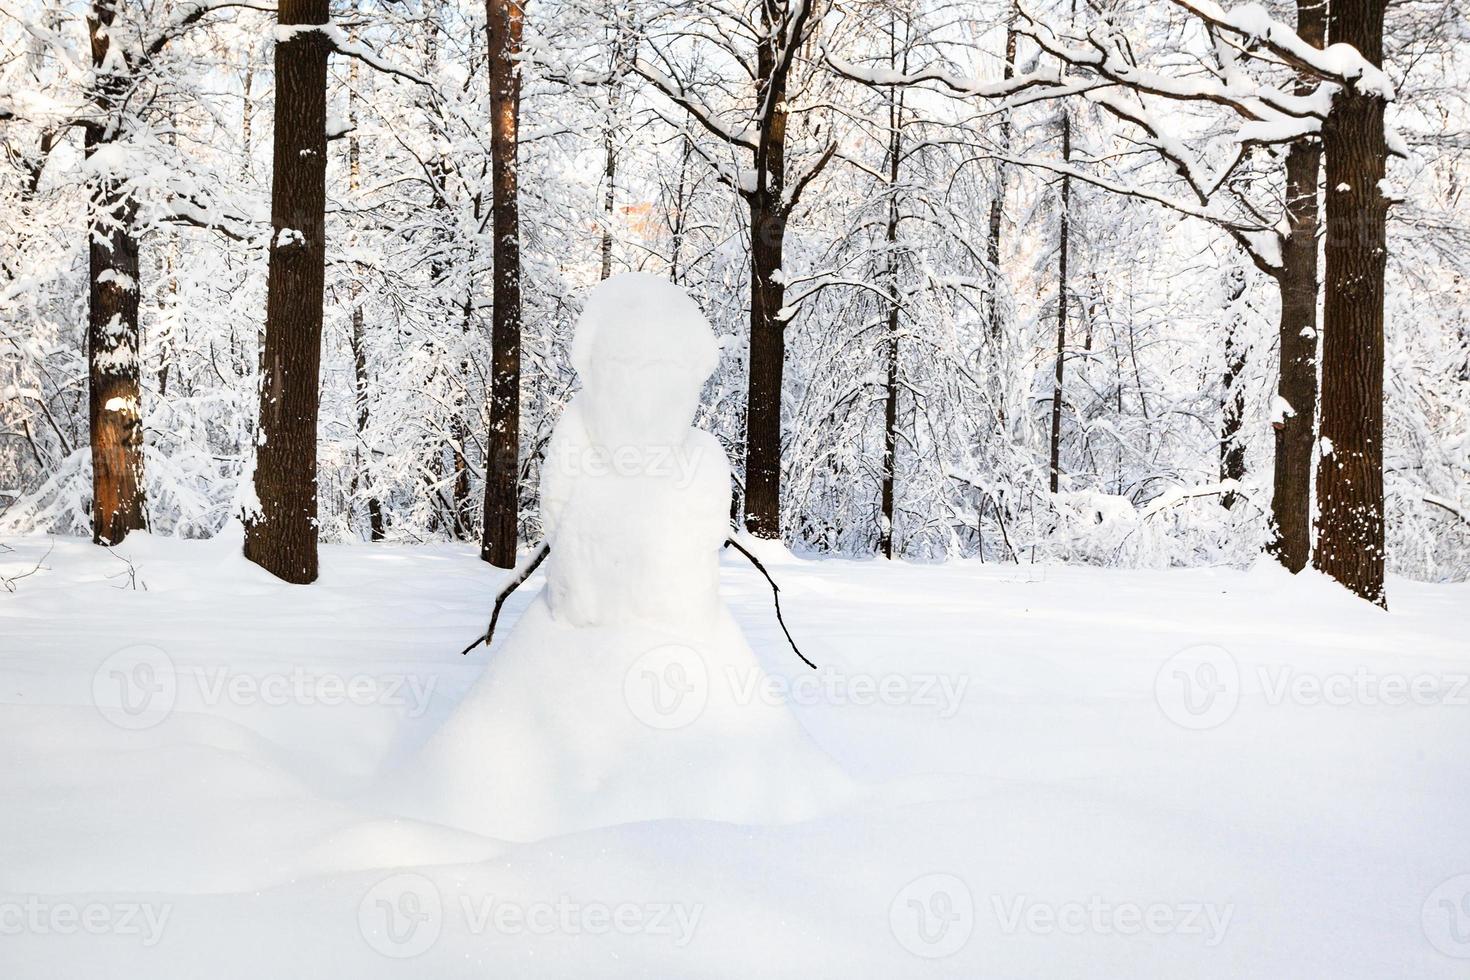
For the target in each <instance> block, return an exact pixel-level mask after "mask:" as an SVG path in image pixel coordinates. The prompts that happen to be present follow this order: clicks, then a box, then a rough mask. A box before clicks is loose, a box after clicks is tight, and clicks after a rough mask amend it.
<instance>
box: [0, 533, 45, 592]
mask: <svg viewBox="0 0 1470 980" xmlns="http://www.w3.org/2000/svg"><path fill="white" fill-rule="evenodd" d="M55 547H56V539H55V538H52V539H51V544H50V546H49V547H47V548H46V553H45V554H44V555H42V556H41V560H40V561H38V562H36V566H35V567H34V568H32V569H31V570H30V571H29V572H21V573H20V574H19V575H10V576H3V575H0V587H3V588H4V589H5V591H6V592H14V591H15V583H16V582H18V581H20V580H21V579H23V578H29V577H30V576H32V575H34V574H36V573H37V572H39V571H40V570H41V567H42V566H43V565H45V564H46V559H47V558H50V557H51V551H52V549H54V548H55ZM5 550H6V551H14V550H15V549H14V548H11V547H8V546H5Z"/></svg>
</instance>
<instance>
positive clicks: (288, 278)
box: [245, 0, 331, 584]
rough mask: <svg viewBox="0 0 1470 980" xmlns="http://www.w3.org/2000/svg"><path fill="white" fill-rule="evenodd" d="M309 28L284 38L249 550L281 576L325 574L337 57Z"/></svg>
mask: <svg viewBox="0 0 1470 980" xmlns="http://www.w3.org/2000/svg"><path fill="white" fill-rule="evenodd" d="M327 7H328V5H327V0H281V2H280V4H279V8H278V14H277V21H278V23H279V24H280V25H281V26H282V27H289V26H292V25H309V24H325V23H326V22H327V19H328V9H327ZM330 49H331V46H330V42H329V41H328V40H327V37H326V35H324V34H323V33H321V32H320V31H316V30H311V29H306V30H298V31H296V32H294V33H290V34H282V35H278V40H277V41H276V52H275V66H276V107H275V146H274V150H273V164H274V169H273V172H272V176H271V228H272V238H271V250H270V271H269V274H268V278H267V281H266V313H265V379H264V381H263V382H262V385H261V398H260V430H259V431H260V436H259V440H258V441H259V445H258V447H257V449H256V464H255V495H256V498H257V500H258V502H259V509H258V510H257V511H256V512H254V513H251V514H247V515H246V518H247V519H246V523H245V557H246V558H249V559H250V560H251V561H253V562H255V563H256V564H257V565H260V566H261V567H262V568H264V569H265V570H266V571H268V572H270V573H271V574H273V575H275V576H276V577H277V578H281V579H284V580H285V581H287V582H295V583H300V584H305V583H308V582H313V581H315V580H316V576H317V541H316V539H317V497H316V474H317V459H316V429H317V414H318V407H319V402H320V386H319V378H318V375H319V372H320V368H321V356H322V294H323V286H324V280H325V258H326V241H325V229H324V210H325V207H326V164H327V137H326V115H327V56H328V54H329V52H330Z"/></svg>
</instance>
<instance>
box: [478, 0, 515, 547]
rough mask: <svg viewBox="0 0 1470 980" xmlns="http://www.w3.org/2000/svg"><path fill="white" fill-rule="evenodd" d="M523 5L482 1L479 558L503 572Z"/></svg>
mask: <svg viewBox="0 0 1470 980" xmlns="http://www.w3.org/2000/svg"><path fill="white" fill-rule="evenodd" d="M521 15H522V10H521V4H520V0H485V17H486V20H487V22H488V25H489V37H490V43H489V49H490V50H489V54H490V152H491V183H492V185H493V191H494V196H493V200H492V203H491V205H490V209H491V215H490V222H491V226H492V228H493V231H494V236H495V241H494V245H493V254H494V265H495V286H494V290H493V297H494V304H495V308H494V312H493V319H492V321H491V327H490V343H491V347H492V353H491V375H490V431H489V440H488V444H487V446H486V453H487V456H486V459H485V525H484V529H483V532H482V537H481V539H480V557H481V558H482V559H484V560H485V561H487V562H489V563H490V564H492V565H497V566H499V567H500V568H513V567H514V566H515V562H516V525H517V517H518V515H519V510H520V494H519V481H518V479H517V477H518V475H519V473H520V428H521V230H520V204H519V202H518V200H517V196H516V195H517V173H516V152H517V147H518V142H519V141H518V136H517V126H518V122H519V117H520V98H521V76H520V69H519V66H518V65H517V63H516V60H515V59H516V58H517V57H519V55H520V51H521V23H522V21H521Z"/></svg>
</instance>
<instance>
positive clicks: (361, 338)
mask: <svg viewBox="0 0 1470 980" xmlns="http://www.w3.org/2000/svg"><path fill="white" fill-rule="evenodd" d="M348 84H349V86H350V89H349V93H348V96H347V124H348V126H349V127H351V128H352V129H353V131H354V132H353V135H351V136H349V137H347V186H348V188H349V189H350V190H351V191H352V193H353V196H354V197H355V196H356V194H357V192H358V191H359V190H360V189H361V188H362V148H361V146H360V145H359V143H358V139H357V135H356V127H357V97H356V96H355V95H353V94H352V93H353V92H355V91H356V90H357V62H356V61H353V62H352V65H351V67H350V68H349V69H348ZM350 295H351V297H352V373H353V380H354V382H355V392H356V402H357V405H356V408H357V468H356V471H355V472H354V473H353V474H352V492H353V496H356V495H357V489H358V485H359V483H360V482H371V481H370V480H369V479H368V467H367V462H368V460H369V459H370V458H371V454H370V452H369V450H368V444H367V430H368V422H369V420H370V419H371V415H370V413H369V406H368V361H367V324H366V323H365V322H364V317H363V312H362V289H361V287H359V286H358V284H357V282H356V280H354V281H353V283H352V288H351V290H350ZM350 506H351V505H350V504H349V507H350ZM367 509H368V538H369V540H372V541H381V540H383V505H382V503H381V502H380V501H379V500H378V498H377V497H376V496H369V497H368V501H367Z"/></svg>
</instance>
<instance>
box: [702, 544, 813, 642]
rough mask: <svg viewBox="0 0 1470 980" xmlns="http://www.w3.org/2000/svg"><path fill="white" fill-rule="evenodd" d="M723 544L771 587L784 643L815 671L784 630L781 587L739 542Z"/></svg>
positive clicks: (787, 630)
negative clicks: (732, 546) (761, 576)
mask: <svg viewBox="0 0 1470 980" xmlns="http://www.w3.org/2000/svg"><path fill="white" fill-rule="evenodd" d="M725 544H726V545H734V547H735V550H736V551H738V552H740V553H741V554H742V555H744V556H745V557H746V559H748V560H749V561H750V563H751V564H752V565H754V566H755V570H756V571H758V572H760V573H761V574H762V575H764V576H765V577H766V581H767V582H769V583H770V585H771V601H772V602H774V603H775V605H776V622H778V623H780V624H781V632H782V633H785V634H786V642H787V643H789V644H791V651H792V652H793V653H795V654H796V656H797V657H798V658H799V659H800V660H801V662H802V663H804V664H806V665H807V666H808V667H810V668H811V669H812V670H816V669H817V665H816V664H814V663H812V662H811V661H810V660H808V659H807V658H806V655H805V654H803V653H802V652H801V648H800V647H798V646H797V645H796V641H795V640H793V639H792V638H791V631H790V630H789V629H787V628H786V620H785V619H783V618H781V587H780V586H779V585H777V584H776V580H775V579H773V578H771V573H770V572H768V571H766V566H764V565H762V564H761V563H760V559H759V558H757V557H756V556H755V555H753V554H751V553H750V552H749V551H748V550H746V547H745V546H744V545H743V544H741V543H740V542H739V541H736V540H735V539H734V538H726V539H725Z"/></svg>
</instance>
